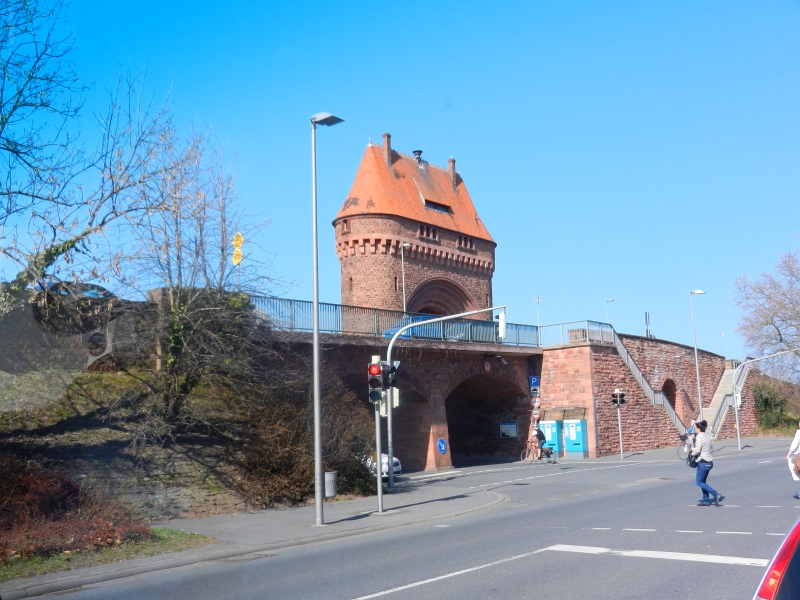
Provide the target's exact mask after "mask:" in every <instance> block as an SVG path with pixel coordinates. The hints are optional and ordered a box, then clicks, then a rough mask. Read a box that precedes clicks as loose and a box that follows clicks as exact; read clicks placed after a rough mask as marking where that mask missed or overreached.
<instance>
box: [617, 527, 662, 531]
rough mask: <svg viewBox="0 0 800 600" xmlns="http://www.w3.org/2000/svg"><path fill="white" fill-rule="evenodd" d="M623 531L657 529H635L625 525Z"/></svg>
mask: <svg viewBox="0 0 800 600" xmlns="http://www.w3.org/2000/svg"><path fill="white" fill-rule="evenodd" d="M622 531H655V529H634V528H632V527H623V528H622Z"/></svg>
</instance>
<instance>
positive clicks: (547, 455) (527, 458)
mask: <svg viewBox="0 0 800 600" xmlns="http://www.w3.org/2000/svg"><path fill="white" fill-rule="evenodd" d="M536 450H538V446H537V445H536V443H535V442H532V441H530V440H529V441H528V443H527V444H526V446H525V450H523V451H522V454H520V455H519V459H520V461H521V462H523V463H525V464H526V465H529V464H531V463H533V461H534V460H536ZM539 461H540V462H546V463H548V464H551V465H554V464H556V455H555V453H554V452H553V449H552V448H550V447H549V446H543V447H542V458H540V459H539Z"/></svg>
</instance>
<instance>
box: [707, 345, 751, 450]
mask: <svg viewBox="0 0 800 600" xmlns="http://www.w3.org/2000/svg"><path fill="white" fill-rule="evenodd" d="M748 360H752V359H751V358H750V357H749V356H748V357H747V358H746V359H745V362H744V366H743V367H742V368H741V369H738V372H737V373H736V379H735V380H734V381H733V382H732V387H731V393H730V394H725V396H724V398H723V399H722V402H720V404H719V406H718V407H717V413H716V414H715V415H714V419H713V420H712V421H711V437H712V439H717V435H718V434H719V430H720V428H721V427H722V422H723V421H724V420H725V414H726V413H727V412H728V409H729V408H731V407H732V406H733V390H734V389H741V388H742V386H743V385H744V382H745V381H746V380H747V375H748V373H750V368H751V367H752V366H753V363H749V362H747V361H748Z"/></svg>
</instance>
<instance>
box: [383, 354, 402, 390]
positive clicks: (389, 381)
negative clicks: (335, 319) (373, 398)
mask: <svg viewBox="0 0 800 600" xmlns="http://www.w3.org/2000/svg"><path fill="white" fill-rule="evenodd" d="M392 362H393V363H394V364H392V365H390V364H389V363H388V362H386V361H385V360H382V361H381V379H382V381H383V389H385V390H388V389H389V388H393V387H397V367H399V366H400V361H399V360H396V361H392Z"/></svg>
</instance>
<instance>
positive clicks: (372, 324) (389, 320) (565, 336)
mask: <svg viewBox="0 0 800 600" xmlns="http://www.w3.org/2000/svg"><path fill="white" fill-rule="evenodd" d="M253 303H254V304H255V307H256V310H257V311H258V312H259V313H260V314H261V315H262V316H263V317H265V318H266V319H267V320H268V321H269V324H270V326H271V327H273V328H275V329H278V330H282V331H289V332H306V331H311V330H312V323H313V308H312V306H313V305H312V303H311V302H309V301H308V300H290V299H287V298H274V297H267V296H254V297H253ZM435 318H437V315H427V314H420V313H411V312H405V313H404V312H402V311H397V310H386V309H381V308H367V307H363V306H347V305H343V304H329V303H326V302H320V304H319V329H320V333H324V334H333V335H359V336H372V337H384V338H387V339H388V338H391V337H392V335H393V334H394V333H395V332H397V330H398V329H400V328H401V327H403V326H405V325H410V324H412V323H416V322H419V326H418V327H413V328H411V329H410V330H408V332H407V334H404V335H402V336H401V339H419V340H431V341H448V342H473V343H481V344H487V343H488V344H501V345H505V346H538V347H542V348H545V347H550V346H562V345H569V344H575V343H579V342H597V343H605V344H613V343H614V328H613V327H612V326H611V325H609V324H607V323H599V322H596V321H573V322H570V323H560V324H557V325H545V326H544V327H537V326H536V325H521V324H518V323H508V325H507V326H506V337H505V339H502V340H501V339H500V338H499V337H498V325H497V323H495V322H493V321H484V320H479V319H454V320H452V321H447V322H443V323H427V324H426V323H425V321H427V320H430V319H435Z"/></svg>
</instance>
